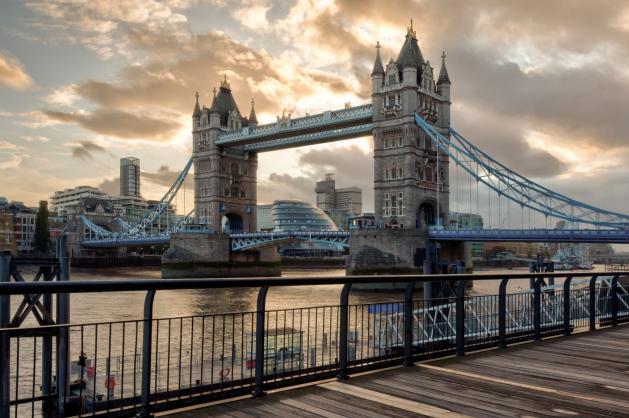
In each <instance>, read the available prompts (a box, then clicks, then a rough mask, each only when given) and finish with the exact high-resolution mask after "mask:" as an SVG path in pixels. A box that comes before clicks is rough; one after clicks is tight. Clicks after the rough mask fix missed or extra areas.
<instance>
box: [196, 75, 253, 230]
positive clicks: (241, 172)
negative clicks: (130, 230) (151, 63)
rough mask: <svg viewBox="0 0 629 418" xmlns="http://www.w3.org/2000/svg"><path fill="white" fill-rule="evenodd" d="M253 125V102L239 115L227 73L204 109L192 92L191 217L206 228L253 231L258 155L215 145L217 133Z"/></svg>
mask: <svg viewBox="0 0 629 418" xmlns="http://www.w3.org/2000/svg"><path fill="white" fill-rule="evenodd" d="M256 125H257V119H256V114H255V110H254V107H253V101H252V102H251V113H250V115H249V117H248V118H247V117H244V116H242V115H241V113H240V110H239V109H238V105H237V104H236V101H235V100H234V97H233V96H232V92H231V87H230V84H229V82H228V81H227V77H225V79H224V80H223V81H222V82H221V85H220V88H219V90H218V92H217V91H216V89H214V99H213V100H212V105H211V107H210V108H209V109H208V108H206V107H205V106H203V108H201V107H200V106H199V95H198V93H197V97H196V103H195V106H194V112H193V114H192V138H193V139H192V140H193V152H192V158H193V160H194V209H195V219H196V222H197V223H202V224H207V225H208V226H209V228H210V230H212V231H216V232H221V231H225V232H238V231H244V232H254V231H255V230H256V202H257V196H256V172H257V166H258V157H257V155H256V154H255V153H251V152H244V151H242V150H240V149H238V148H223V147H221V146H218V145H216V144H215V141H216V139H217V138H218V135H219V133H221V132H226V131H232V130H240V129H242V128H243V127H245V126H250V127H253V126H256Z"/></svg>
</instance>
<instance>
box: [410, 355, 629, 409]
mask: <svg viewBox="0 0 629 418" xmlns="http://www.w3.org/2000/svg"><path fill="white" fill-rule="evenodd" d="M417 366H418V367H423V368H427V369H431V370H437V371H439V372H443V373H451V374H454V375H459V376H466V377H471V378H474V379H478V380H485V381H488V382H493V383H499V384H502V385H507V386H513V387H517V388H522V389H528V390H533V391H537V392H544V393H549V394H556V395H557V396H561V397H566V398H572V399H580V400H586V401H591V402H598V403H602V404H604V405H613V406H617V407H621V408H624V410H625V411H626V410H629V402H625V401H618V400H614V399H607V398H601V397H597V396H591V395H587V394H581V393H574V392H568V391H563V390H557V389H553V388H549V387H544V386H538V385H530V384H526V383H520V382H515V381H512V380H507V379H502V378H496V377H491V376H486V375H481V374H478V373H470V372H465V371H462V370H456V369H446V368H443V367H435V366H432V365H430V364H418V365H417Z"/></svg>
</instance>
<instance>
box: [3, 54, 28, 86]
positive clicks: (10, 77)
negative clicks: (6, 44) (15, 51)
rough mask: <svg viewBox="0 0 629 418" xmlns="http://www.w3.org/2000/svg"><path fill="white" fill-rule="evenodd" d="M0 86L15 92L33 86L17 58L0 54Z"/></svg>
mask: <svg viewBox="0 0 629 418" xmlns="http://www.w3.org/2000/svg"><path fill="white" fill-rule="evenodd" d="M0 84H4V85H5V86H7V87H10V88H12V89H15V90H25V89H27V88H29V87H31V86H32V85H33V79H32V78H31V77H30V76H29V75H28V74H27V73H26V71H25V70H24V67H23V66H22V64H21V63H20V62H19V61H18V59H17V58H15V57H13V56H11V55H9V54H8V53H6V52H5V53H2V52H0Z"/></svg>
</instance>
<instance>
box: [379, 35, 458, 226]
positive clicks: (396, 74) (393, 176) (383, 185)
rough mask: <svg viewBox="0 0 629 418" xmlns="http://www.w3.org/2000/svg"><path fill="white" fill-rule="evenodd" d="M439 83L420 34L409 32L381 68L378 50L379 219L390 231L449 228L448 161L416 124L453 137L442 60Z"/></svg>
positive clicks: (446, 75)
mask: <svg viewBox="0 0 629 418" xmlns="http://www.w3.org/2000/svg"><path fill="white" fill-rule="evenodd" d="M442 59H443V62H442V68H441V71H440V74H439V80H438V81H437V82H436V83H435V79H434V77H433V68H432V66H431V65H430V62H428V61H424V59H423V57H422V54H421V51H420V49H419V45H418V43H417V38H416V35H415V31H414V30H413V28H412V26H411V27H409V28H408V32H407V34H406V40H405V42H404V45H403V46H402V49H401V51H400V54H399V56H398V58H397V60H395V61H394V60H393V59H391V60H390V61H389V63H388V64H387V66H386V69H385V68H384V67H383V65H382V61H381V59H380V50H379V46H378V50H377V56H376V61H375V64H374V69H373V72H372V74H371V78H372V101H373V111H374V115H373V121H374V130H373V138H374V195H375V214H376V218H377V219H382V221H383V223H384V225H385V226H386V227H394V228H421V227H425V226H426V225H430V224H435V223H436V222H437V218H439V219H441V222H442V224H446V218H447V214H448V201H449V184H448V176H449V174H448V164H449V161H448V157H447V156H446V155H443V153H439V152H438V150H437V147H436V145H435V144H433V143H432V141H431V140H430V138H429V137H428V136H427V135H426V134H425V133H423V131H421V129H420V128H419V127H418V126H417V125H416V123H415V121H414V114H415V113H416V112H417V113H419V114H420V115H421V116H422V117H423V118H424V119H425V120H426V121H428V122H429V123H431V124H433V125H434V126H436V127H437V128H438V129H439V130H440V132H441V133H442V134H444V135H446V136H447V135H448V128H449V126H450V80H449V77H448V74H447V70H446V67H445V55H443V56H442Z"/></svg>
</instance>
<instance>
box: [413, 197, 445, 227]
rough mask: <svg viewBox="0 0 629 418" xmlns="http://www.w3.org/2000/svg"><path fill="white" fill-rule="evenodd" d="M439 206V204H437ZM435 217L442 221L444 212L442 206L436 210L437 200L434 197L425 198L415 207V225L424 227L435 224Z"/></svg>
mask: <svg viewBox="0 0 629 418" xmlns="http://www.w3.org/2000/svg"><path fill="white" fill-rule="evenodd" d="M439 206H441V205H439ZM437 217H439V218H440V219H441V222H444V217H445V213H444V211H443V206H441V207H440V208H439V211H437V201H436V200H434V199H425V200H423V201H422V202H421V203H420V204H419V207H418V208H417V227H418V228H424V227H428V226H432V225H436V224H437Z"/></svg>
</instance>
